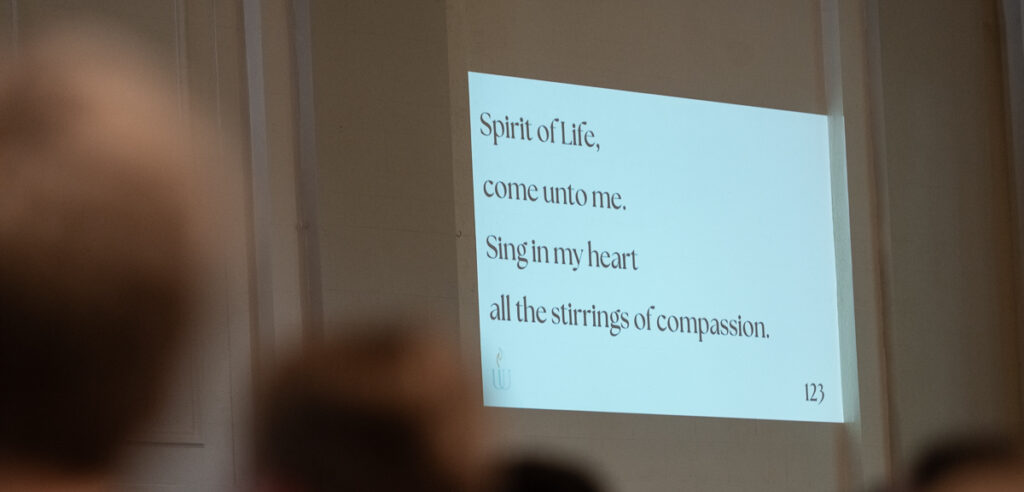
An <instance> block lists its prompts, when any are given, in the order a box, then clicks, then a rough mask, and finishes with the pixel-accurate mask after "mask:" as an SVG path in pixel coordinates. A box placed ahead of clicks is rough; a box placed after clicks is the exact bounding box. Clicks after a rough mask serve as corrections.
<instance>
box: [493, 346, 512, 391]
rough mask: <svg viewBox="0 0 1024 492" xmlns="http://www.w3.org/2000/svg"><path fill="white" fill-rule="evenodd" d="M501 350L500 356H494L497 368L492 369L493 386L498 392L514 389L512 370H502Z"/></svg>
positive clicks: (499, 350) (499, 351)
mask: <svg viewBox="0 0 1024 492" xmlns="http://www.w3.org/2000/svg"><path fill="white" fill-rule="evenodd" d="M501 358H502V352H501V349H500V348H499V349H498V355H496V356H494V364H495V367H494V368H493V369H491V386H493V387H494V389H497V390H503V391H504V390H507V389H509V388H511V387H512V370H511V369H502V368H501Z"/></svg>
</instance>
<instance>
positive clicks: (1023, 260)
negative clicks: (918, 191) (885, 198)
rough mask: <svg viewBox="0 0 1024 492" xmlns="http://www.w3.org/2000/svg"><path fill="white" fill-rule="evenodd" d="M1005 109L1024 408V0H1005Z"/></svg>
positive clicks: (1018, 349)
mask: <svg viewBox="0 0 1024 492" xmlns="http://www.w3.org/2000/svg"><path fill="white" fill-rule="evenodd" d="M1000 3H1001V10H1002V11H1001V14H1002V15H1001V17H1002V21H1003V42H1004V46H1003V53H1004V57H1005V58H1004V62H1003V63H1004V67H1005V71H1006V112H1007V116H1008V118H1007V126H1008V135H1007V138H1008V139H1009V141H1008V143H1009V154H1010V173H1011V179H1012V183H1013V194H1014V198H1013V212H1014V219H1015V221H1016V223H1015V224H1014V227H1015V230H1016V234H1014V238H1013V239H1014V242H1015V248H1016V262H1017V265H1016V269H1017V271H1016V279H1015V280H1016V281H1015V284H1016V290H1017V292H1016V304H1017V306H1016V308H1017V313H1016V314H1017V319H1016V322H1017V341H1018V343H1017V358H1018V367H1019V371H1018V381H1019V383H1018V384H1019V387H1020V388H1021V391H1020V393H1021V408H1022V409H1024V0H1002V1H1001V2H1000Z"/></svg>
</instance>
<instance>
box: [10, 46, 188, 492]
mask: <svg viewBox="0 0 1024 492" xmlns="http://www.w3.org/2000/svg"><path fill="white" fill-rule="evenodd" d="M171 96H172V94H171V93H170V92H169V91H168V90H166V89H165V88H163V87H161V86H160V84H159V83H157V82H156V78H155V77H154V76H153V72H152V71H150V70H148V69H147V68H145V64H144V63H142V62H140V61H137V58H136V57H135V56H134V55H132V54H130V53H124V52H123V50H121V49H120V48H118V46H117V45H116V44H113V43H103V42H99V41H94V40H92V39H86V38H83V37H80V36H74V35H68V34H63V35H58V36H55V37H52V38H50V39H49V40H48V41H46V42H44V43H42V44H38V45H35V46H34V47H26V49H24V50H22V52H21V53H19V56H18V58H17V59H16V60H14V61H12V62H11V63H7V64H5V65H3V66H2V67H0V489H2V490H31V489H33V488H34V486H33V484H36V483H39V484H42V483H45V482H47V481H51V482H52V481H54V480H63V481H65V482H68V483H67V484H66V486H65V487H63V488H67V489H71V488H74V487H73V486H72V485H71V483H72V482H81V481H85V482H87V481H90V480H92V481H97V482H102V481H103V480H104V478H105V477H106V475H108V474H109V472H110V469H111V468H112V467H113V465H114V463H115V461H116V460H117V459H118V458H119V451H120V449H121V444H122V443H123V441H125V439H126V438H127V437H128V436H129V434H130V433H132V432H133V431H135V430H136V429H137V427H138V426H139V425H140V424H141V423H142V422H143V420H144V419H145V418H146V417H147V415H148V412H149V411H150V410H151V407H153V403H154V401H155V400H156V397H157V394H158V393H159V392H160V390H161V384H160V383H161V376H162V374H163V372H164V370H165V368H166V367H167V366H168V365H170V363H171V358H172V353H173V349H174V348H175V347H176V345H178V342H179V339H180V338H181V337H182V335H183V331H184V330H183V327H184V326H185V324H186V316H187V312H188V309H187V307H188V305H189V302H188V297H189V295H188V293H189V291H190V286H189V280H190V278H191V273H192V271H193V267H195V262H196V260H197V259H198V258H197V256H198V255H197V252H198V248H197V247H196V245H197V244H198V243H196V242H194V239H196V238H195V237H194V236H195V235H194V234H193V233H192V225H193V224H192V223H191V222H190V219H191V217H192V214H190V213H189V210H188V207H187V206H186V201H185V199H184V198H183V196H184V195H185V192H186V185H187V183H188V180H187V179H186V175H187V173H186V172H185V171H186V169H188V168H191V167H192V166H193V165H194V164H192V163H191V162H190V160H189V159H188V157H187V156H188V155H190V151H189V149H188V148H187V146H188V140H187V130H186V129H185V126H183V125H179V124H178V118H179V116H178V112H177V109H176V103H175V101H174V100H173V99H172V97H171Z"/></svg>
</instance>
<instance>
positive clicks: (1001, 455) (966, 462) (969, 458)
mask: <svg viewBox="0 0 1024 492" xmlns="http://www.w3.org/2000/svg"><path fill="white" fill-rule="evenodd" d="M910 489H911V490H913V491H916V492H981V491H991V492H1004V491H1005V492H1010V491H1020V490H1024V455H1022V454H1021V451H1020V448H1019V447H1018V446H1017V445H1015V444H1014V443H1013V442H1012V441H1010V440H1008V439H1003V438H998V437H970V438H960V439H954V440H949V441H946V442H944V443H942V444H939V445H936V446H934V447H932V448H931V449H930V450H929V451H927V452H926V453H925V454H924V455H923V456H922V457H921V459H920V460H918V462H917V463H916V465H915V466H914V468H913V469H912V471H911V476H910Z"/></svg>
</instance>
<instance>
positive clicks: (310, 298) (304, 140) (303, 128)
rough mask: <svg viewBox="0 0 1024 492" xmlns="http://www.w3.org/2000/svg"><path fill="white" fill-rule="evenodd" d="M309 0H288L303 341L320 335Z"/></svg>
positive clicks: (309, 341) (321, 311)
mask: <svg viewBox="0 0 1024 492" xmlns="http://www.w3.org/2000/svg"><path fill="white" fill-rule="evenodd" d="M309 1H310V0H293V1H292V35H293V36H294V38H293V39H294V42H293V47H294V53H293V56H294V60H295V82H296V86H297V90H296V98H297V103H298V104H297V108H298V113H297V115H296V118H297V125H296V128H297V133H298V135H297V137H298V172H297V176H296V183H295V187H296V189H295V193H296V202H297V205H298V213H299V240H300V254H301V255H302V258H301V262H300V263H301V267H302V271H301V275H302V310H303V321H304V326H303V330H302V334H303V343H305V344H315V343H319V342H320V341H321V340H322V339H323V337H324V327H323V322H324V305H323V281H322V276H321V275H322V274H321V262H320V217H319V196H318V189H319V186H320V185H319V172H318V168H317V165H318V164H317V153H316V110H315V104H314V92H313V89H314V88H313V32H312V26H311V23H310V5H309Z"/></svg>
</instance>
